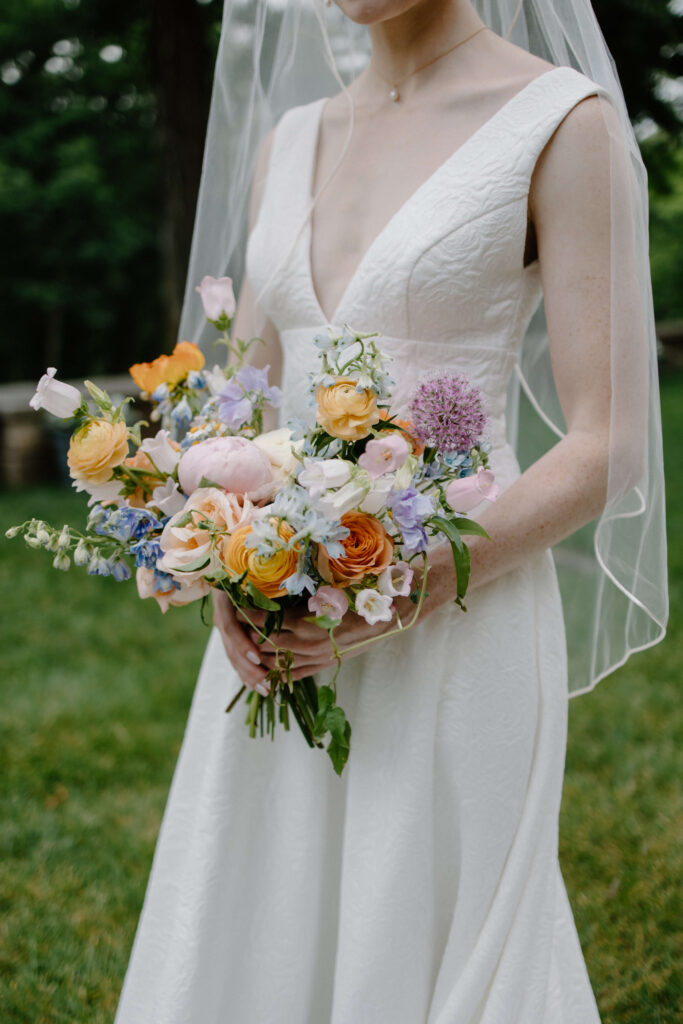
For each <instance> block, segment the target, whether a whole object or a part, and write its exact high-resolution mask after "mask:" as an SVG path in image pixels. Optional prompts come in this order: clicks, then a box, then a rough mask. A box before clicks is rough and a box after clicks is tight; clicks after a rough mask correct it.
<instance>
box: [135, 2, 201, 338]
mask: <svg viewBox="0 0 683 1024" xmlns="http://www.w3.org/2000/svg"><path fill="white" fill-rule="evenodd" d="M150 5H151V7H150V9H151V20H150V24H151V33H152V38H151V42H150V52H151V57H152V74H153V78H154V85H155V92H156V100H157V109H158V119H159V120H158V125H159V131H160V136H161V146H162V156H163V164H164V193H165V195H164V210H165V213H164V225H163V228H162V248H163V263H164V288H163V294H164V308H165V331H164V335H165V345H164V347H165V348H166V349H167V350H170V349H171V348H172V347H173V345H174V344H175V341H176V339H177V332H178V323H179V320H180V310H181V306H182V300H183V292H184V289H185V275H186V273H187V262H188V258H189V254H190V244H191V241H192V226H193V223H194V213H195V205H196V201H197V190H198V188H199V178H200V174H201V166H202V154H203V152H204V136H205V132H206V120H207V115H208V103H209V80H210V68H209V67H208V64H209V53H208V48H207V46H206V42H205V37H204V26H203V20H202V16H201V10H200V7H199V5H198V3H197V0H150Z"/></svg>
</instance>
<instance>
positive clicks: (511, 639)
mask: <svg viewBox="0 0 683 1024" xmlns="http://www.w3.org/2000/svg"><path fill="white" fill-rule="evenodd" d="M601 92H602V90H601V89H600V87H599V86H597V85H596V84H595V83H594V82H592V81H591V80H590V79H588V78H586V77H585V76H583V75H582V74H580V73H578V72H576V71H574V70H572V69H569V68H554V69H552V70H550V71H547V72H544V73H543V74H542V75H541V76H540V77H539V78H536V79H534V80H533V81H532V82H531V83H530V84H528V85H527V86H526V87H525V88H524V89H523V90H522V91H521V92H519V93H518V94H517V95H516V96H515V97H513V98H512V99H511V100H510V101H509V102H507V103H506V104H505V105H504V106H503V107H502V108H501V109H500V110H499V111H498V112H497V113H496V114H495V115H494V116H493V117H492V118H490V120H488V121H487V122H486V123H485V124H484V125H483V126H482V127H481V128H479V129H478V130H477V131H476V132H475V134H474V135H473V136H471V137H470V138H469V139H468V140H467V141H466V142H465V143H464V144H463V145H461V146H460V147H459V149H458V150H457V151H456V152H454V153H453V154H452V155H451V156H450V157H449V158H448V159H447V160H446V161H445V162H444V163H443V164H442V165H441V166H440V167H439V168H438V169H437V170H436V171H435V172H434V173H433V174H432V175H431V176H430V177H429V179H428V180H427V181H426V182H425V183H424V184H423V185H422V186H421V187H420V188H419V189H417V191H416V192H415V193H414V194H413V195H412V196H411V197H410V198H409V199H408V200H407V201H406V202H405V203H404V204H403V205H402V206H401V208H400V209H399V210H398V211H397V212H396V213H395V214H394V216H393V217H392V218H391V220H390V221H389V223H388V224H387V225H386V227H385V228H384V229H383V230H382V231H381V232H380V234H379V236H378V237H377V238H376V239H375V241H374V242H373V244H372V245H371V247H370V248H369V250H368V251H367V252H366V253H365V255H364V257H363V259H362V261H361V263H360V265H359V267H358V269H357V272H356V273H355V274H354V276H353V279H352V280H351V282H350V283H349V285H348V287H347V289H346V291H345V294H344V295H343V297H342V299H341V301H340V302H339V305H338V308H337V309H336V311H335V313H334V316H333V318H332V322H334V323H336V324H343V323H344V322H348V323H350V324H351V325H352V326H353V327H354V328H356V329H358V330H376V329H380V330H381V331H383V332H384V333H385V334H386V338H385V340H384V341H383V343H382V344H383V345H384V346H385V347H386V350H387V351H388V352H389V353H390V354H391V355H392V356H393V357H394V359H395V362H394V363H393V364H392V367H391V369H392V374H393V376H394V377H395V378H396V379H397V382H398V391H397V394H398V396H399V397H398V406H399V407H400V405H401V402H402V401H405V398H406V396H407V395H408V394H409V393H410V391H411V389H412V388H413V387H414V384H415V381H416V379H417V377H418V376H419V375H420V374H421V373H424V372H430V371H432V370H435V369H446V368H447V369H451V370H455V371H462V372H464V373H467V374H469V375H470V376H471V377H472V378H474V380H476V382H477V383H478V384H479V386H480V387H481V388H482V390H483V392H484V394H485V397H486V400H487V404H488V412H489V417H490V421H489V423H490V436H491V440H492V442H493V452H492V468H493V469H494V471H495V473H496V477H497V480H498V483H499V484H500V485H501V486H502V487H506V486H508V485H509V484H510V483H511V482H512V481H513V480H514V479H515V477H517V476H518V475H519V472H520V470H519V465H518V463H517V461H516V459H515V455H514V452H513V450H512V449H511V447H510V446H509V445H508V444H507V443H506V439H505V436H506V435H505V399H506V390H507V384H508V381H509V378H510V374H511V372H512V370H513V364H514V362H515V360H516V359H517V357H518V353H519V349H520V345H521V340H522V338H523V335H524V332H525V329H526V327H527V324H528V322H529V320H530V317H531V315H532V313H533V311H534V310H535V308H536V307H537V305H538V303H539V300H540V295H541V285H540V275H539V269H538V264H537V263H533V264H531V265H530V266H528V267H527V268H524V266H523V252H524V244H525V236H526V230H527V195H528V190H529V182H530V176H531V173H532V171H533V168H534V165H535V162H536V160H537V158H538V155H539V154H540V152H541V150H542V149H543V147H544V145H545V144H546V142H547V141H548V139H549V138H550V136H551V135H552V133H553V131H554V130H555V128H556V127H557V126H558V124H559V123H560V121H561V120H562V118H563V117H564V116H565V115H566V114H567V113H568V112H569V111H570V110H571V108H572V107H573V106H574V105H575V104H576V103H577V102H579V101H580V100H581V99H583V98H584V97H586V96H589V95H591V94H595V93H601ZM322 104H323V101H322V100H319V101H315V102H313V103H311V104H308V105H305V106H301V107H297V108H295V109H293V110H290V111H289V112H288V113H287V114H286V115H285V116H284V117H283V118H282V119H281V120H280V122H279V125H278V127H277V130H276V134H275V139H274V144H273V150H272V156H271V159H270V168H269V172H268V178H267V182H266V187H265V192H264V196H263V201H262V206H261V211H260V215H259V220H258V222H257V224H256V226H255V228H254V230H253V232H252V234H251V236H250V240H249V248H248V272H249V276H250V278H251V280H252V281H253V283H254V286H255V289H256V291H258V290H259V288H260V287H261V286H262V285H263V284H265V283H266V281H267V279H268V277H269V276H270V273H271V270H272V269H273V268H274V267H275V266H276V263H277V261H278V260H279V259H280V258H281V256H282V254H283V253H284V251H285V250H286V246H287V244H288V243H289V242H290V241H291V237H292V232H293V231H294V230H295V227H296V226H297V225H298V223H299V222H300V219H301V217H302V215H303V214H304V212H305V208H306V205H307V203H308V202H309V198H310V189H311V176H312V170H313V163H314V156H315V147H316V141H317V133H318V123H319V119H320V114H321V109H322ZM309 242H310V237H309V231H308V229H307V230H305V231H304V232H303V233H302V235H301V237H300V239H299V242H298V244H297V247H296V249H295V251H294V254H293V256H292V257H291V259H290V260H289V261H288V262H287V263H286V266H285V269H284V270H283V271H282V273H281V274H280V275H279V276H278V277H277V279H276V281H275V282H274V283H273V284H272V286H270V287H269V288H268V289H267V292H266V298H265V300H264V303H263V304H264V308H265V309H266V312H267V313H268V315H269V316H270V318H271V319H272V321H273V322H274V323H275V325H276V327H277V328H278V329H279V332H280V335H281V340H282V346H283V351H284V381H283V388H284V395H285V399H286V407H285V409H283V412H282V419H283V422H285V421H286V420H287V419H288V418H289V417H291V416H293V415H297V416H299V415H301V414H302V410H305V408H306V406H305V398H303V397H302V396H304V395H305V393H306V387H307V383H308V382H307V371H308V370H309V369H310V368H311V367H313V366H315V365H316V363H317V361H316V356H315V350H314V347H313V346H312V344H311V338H312V336H313V334H314V333H316V331H317V330H319V329H320V327H321V325H322V324H324V323H325V317H324V315H323V314H322V311H321V309H320V306H319V304H318V302H317V299H316V296H315V293H314V289H313V285H312V281H311V274H310V262H309ZM467 605H468V611H467V613H466V614H465V613H463V612H462V611H461V610H460V609H458V608H457V607H456V606H455V605H449V606H447V607H444V608H442V609H441V610H439V611H437V612H435V613H433V614H432V615H430V616H429V617H428V618H427V619H426V620H425V621H424V622H423V623H422V624H421V625H420V626H419V627H417V628H415V629H413V630H410V631H409V632H407V633H406V634H405V635H403V636H399V637H393V638H389V639H387V640H384V641H381V642H380V643H378V644H377V645H376V646H374V647H373V648H371V649H370V650H369V651H368V653H366V654H365V655H364V656H363V657H359V658H356V659H355V660H352V661H350V662H349V663H347V664H346V665H345V666H344V667H343V669H342V673H341V676H340V679H339V684H338V699H339V702H340V703H341V704H342V705H343V707H344V708H345V709H346V711H347V716H348V718H349V721H350V722H351V725H352V729H353V733H352V739H351V744H352V750H351V757H350V760H349V762H348V765H347V767H346V769H345V771H344V773H343V776H342V777H341V778H339V777H337V775H335V773H334V771H333V770H332V766H331V764H330V761H329V759H328V757H327V755H326V754H325V753H324V752H321V751H311V750H310V749H309V748H308V746H307V745H306V743H305V741H304V739H303V737H302V736H301V735H300V733H299V730H298V728H297V727H296V725H295V724H293V726H292V730H291V731H290V732H289V733H285V732H284V731H278V733H277V735H276V738H275V741H274V742H272V741H271V740H270V739H268V738H264V739H261V738H260V737H257V738H256V739H250V738H249V735H248V731H247V728H246V727H245V725H244V705H243V704H240V706H239V707H238V708H237V709H236V710H234V711H233V712H231V713H230V714H229V715H228V714H226V713H225V707H226V704H227V702H228V700H229V699H230V698H231V697H232V696H233V694H234V693H235V692H236V691H237V689H238V688H239V685H240V682H239V679H238V678H237V676H236V674H235V672H234V671H233V669H232V667H231V665H230V662H229V661H228V659H227V657H226V655H225V653H224V649H223V645H222V642H221V637H220V635H219V633H218V630H217V629H216V628H214V629H213V630H212V632H211V636H210V638H209V642H208V646H207V648H206V652H205V655H204V659H203V662H202V665H201V670H200V673H199V679H198V682H197V688H196V692H195V696H194V700H193V704H192V710H191V713H190V717H189V721H188V725H187V731H186V734H185V739H184V743H183V747H182V750H181V753H180V757H179V760H178V765H177V768H176V772H175V777H174V780H173V785H172V788H171V793H170V797H169V800H168V805H167V808H166V812H165V816H164V820H163V825H162V828H161V832H160V836H159V840H158V844H157V849H156V854H155V858H154V864H153V868H152V873H151V878H150V882H149V887H148V890H147V896H146V899H145V903H144V908H143V911H142V915H141V918H140V923H139V926H138V931H137V936H136V939H135V944H134V947H133V952H132V956H131V960H130V965H129V968H128V972H127V975H126V979H125V985H124V989H123V993H122V997H121V1001H120V1004H119V1009H118V1014H117V1017H116V1024H596V1022H599V1015H598V1011H597V1007H596V1004H595V999H594V997H593V993H592V990H591V986H590V982H589V979H588V975H587V972H586V967H585V964H584V960H583V956H582V952H581V948H580V945H579V941H578V937H577V933H576V928H575V925H574V920H573V917H572V912H571V909H570V906H569V903H568V900H567V894H566V890H565V886H564V882H563V879H562V875H561V872H560V866H559V863H558V815H559V808H560V799H561V793H562V781H563V774H564V761H565V748H566V730H567V665H566V649H565V635H564V623H563V613H562V605H561V599H560V594H559V590H558V584H557V577H556V573H555V566H554V562H553V557H552V554H551V552H550V551H549V550H547V551H545V552H543V553H542V554H539V555H538V556H537V557H535V558H534V559H532V560H531V561H529V562H528V563H526V564H525V565H523V566H522V567H521V568H518V569H515V570H514V571H511V572H508V573H506V574H505V575H503V576H501V577H499V578H498V579H496V580H494V581H493V582H491V583H489V584H487V585H485V586H482V587H480V588H478V589H477V590H475V591H473V592H472V593H470V595H469V596H468V600H467Z"/></svg>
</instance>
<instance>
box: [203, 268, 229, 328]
mask: <svg viewBox="0 0 683 1024" xmlns="http://www.w3.org/2000/svg"><path fill="white" fill-rule="evenodd" d="M195 291H196V292H199V294H200V296H201V300H202V305H203V306H204V312H205V313H206V316H207V319H208V320H220V318H221V317H222V316H223V315H225V316H227V317H228V319H230V318H231V317H232V316H233V314H234V312H235V306H236V303H235V293H234V292H233V290H232V278H230V277H219V278H215V277H210V276H209V275H207V276H206V277H204V278H202V283H201V284H200V285H197V287H196V288H195Z"/></svg>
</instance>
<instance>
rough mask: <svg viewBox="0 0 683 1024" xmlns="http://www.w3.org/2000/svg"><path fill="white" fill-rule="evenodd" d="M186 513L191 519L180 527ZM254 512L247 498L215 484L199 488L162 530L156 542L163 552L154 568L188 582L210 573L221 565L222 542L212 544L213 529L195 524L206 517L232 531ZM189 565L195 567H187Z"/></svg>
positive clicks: (221, 528) (219, 526) (219, 528)
mask: <svg viewBox="0 0 683 1024" xmlns="http://www.w3.org/2000/svg"><path fill="white" fill-rule="evenodd" d="M186 512H190V513H191V516H192V518H191V521H189V522H187V523H185V525H184V526H179V525H178V520H179V519H180V518H181V516H184V515H185V513H186ZM253 513H254V506H253V505H252V503H251V502H250V501H249V499H248V498H245V499H244V500H241V499H238V498H237V497H236V496H235V495H234V494H226V493H225V492H224V491H221V490H219V489H218V488H217V487H200V488H198V490H196V491H194V493H193V494H191V495H190V497H189V498H188V499H187V501H186V502H185V505H184V507H183V508H182V509H181V510H180V512H176V513H175V515H173V516H171V518H170V519H169V520H168V522H167V523H166V525H165V526H164V528H163V530H162V531H161V536H160V537H159V543H160V545H161V549H162V551H163V552H164V554H163V556H162V557H161V558H159V559H157V567H158V568H159V569H161V571H162V572H168V573H171V575H172V576H174V577H176V578H177V579H180V580H186V581H187V582H188V583H193V582H194V581H195V580H198V579H199V578H200V577H202V576H207V575H211V573H212V572H215V571H216V570H218V569H220V568H222V566H221V558H220V550H221V541H220V539H219V540H218V543H217V544H216V545H215V546H212V544H211V532H212V531H211V530H208V529H204V528H202V527H201V526H199V525H198V524H199V523H201V522H206V520H207V519H208V520H209V521H210V522H211V523H213V524H214V525H215V526H216V527H217V529H218V530H223V531H224V530H235V529H237V528H239V527H242V526H244V525H245V524H247V523H249V522H250V521H251V517H252V515H253ZM191 565H192V566H194V568H192V569H190V568H188V567H189V566H191Z"/></svg>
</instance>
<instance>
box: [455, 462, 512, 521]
mask: <svg viewBox="0 0 683 1024" xmlns="http://www.w3.org/2000/svg"><path fill="white" fill-rule="evenodd" d="M494 479H495V477H494V475H493V473H492V472H491V470H490V469H484V468H483V467H480V468H479V469H478V470H477V472H476V474H475V475H474V476H464V477H461V478H460V480H452V481H451V483H450V484H449V485H448V487H447V488H446V501H447V502H448V504H449V505H450V506H451V508H452V509H453V511H454V512H471V511H472V509H473V508H476V506H477V505H478V504H479V503H480V501H482V499H483V498H486V499H487V501H495V500H496V498H497V497H498V494H499V492H500V488H499V487H498V484H494V482H493V481H494Z"/></svg>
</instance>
